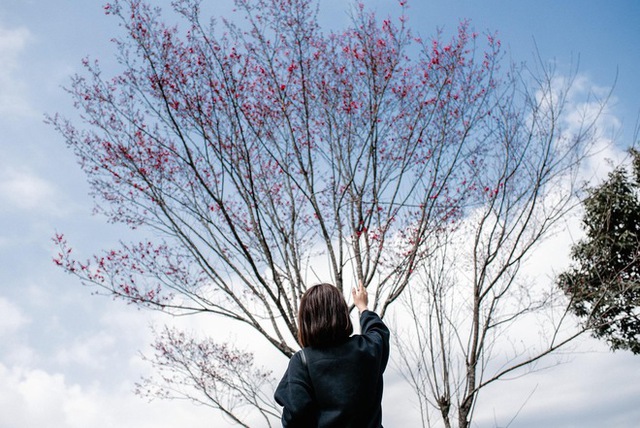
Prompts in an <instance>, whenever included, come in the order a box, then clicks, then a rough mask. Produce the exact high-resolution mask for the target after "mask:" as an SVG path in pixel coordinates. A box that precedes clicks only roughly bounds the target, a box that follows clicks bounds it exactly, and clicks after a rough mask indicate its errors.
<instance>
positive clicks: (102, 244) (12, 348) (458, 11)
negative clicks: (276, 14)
mask: <svg viewBox="0 0 640 428" xmlns="http://www.w3.org/2000/svg"><path fill="white" fill-rule="evenodd" d="M214 1H215V8H214V9H215V10H216V11H217V13H220V14H226V13H229V11H230V9H231V6H230V0H210V2H211V3H213V2H214ZM158 3H162V4H165V3H169V2H168V1H162V2H158ZM205 3H206V1H205ZM369 3H372V4H374V5H376V7H377V8H378V9H379V10H380V12H381V13H382V14H386V13H387V12H386V10H391V9H392V8H393V6H391V5H394V4H395V2H392V1H382V0H379V1H375V2H374V1H371V2H369ZM411 3H412V6H411V9H410V14H409V15H410V22H411V24H412V27H413V28H414V29H415V30H417V31H418V32H419V33H421V34H422V35H425V36H428V35H430V34H433V33H434V32H435V30H436V28H437V27H439V26H441V27H444V28H445V30H446V29H453V28H455V26H456V24H457V22H458V21H459V20H460V19H462V18H469V19H471V22H472V25H473V26H474V27H475V28H476V29H477V30H480V31H482V30H486V29H488V30H492V31H497V32H498V34H499V37H500V38H501V40H502V41H503V44H504V45H506V46H507V47H508V48H509V51H510V56H511V58H512V59H513V60H514V61H531V60H532V58H533V52H534V50H535V49H536V46H537V50H538V52H539V55H540V57H541V58H542V59H544V60H551V59H555V60H556V61H557V63H558V66H559V69H560V70H561V71H567V70H569V69H570V67H571V65H572V64H574V65H575V64H577V63H579V74H580V82H581V84H582V85H586V86H587V87H593V88H598V89H599V90H601V89H603V88H604V89H606V88H610V87H612V86H613V85H614V84H615V87H614V92H613V98H612V100H611V103H610V106H609V109H608V110H607V122H606V123H607V124H610V125H615V127H614V128H612V129H611V130H607V132H608V134H607V136H608V138H611V139H612V141H614V145H613V146H612V147H610V149H609V151H608V153H610V154H611V156H612V157H615V156H616V154H617V153H619V152H621V151H622V150H624V148H625V147H627V146H628V145H629V144H630V143H631V141H632V138H633V134H634V132H633V131H634V128H635V126H636V123H637V120H638V114H639V112H640V101H639V99H640V98H639V95H640V78H639V76H640V25H638V22H640V2H638V1H636V0H626V1H625V0H618V1H615V2H604V1H596V0H563V1H557V0H538V1H532V0H521V1H508V0H484V1H473V0H466V1H463V0H413V2H411ZM321 18H322V20H323V22H326V23H330V24H331V25H339V24H340V22H341V20H344V21H346V19H347V18H346V14H345V13H344V8H343V6H342V1H340V0H325V1H323V8H322V17H321ZM118 31H119V30H118V27H117V24H116V22H115V20H114V19H113V18H109V17H107V16H105V15H104V14H103V11H102V1H94V0H39V1H38V0H0V409H2V411H1V412H0V428H23V427H25V428H26V427H39V428H43V427H44V428H48V427H56V428H79V427H88V426H91V427H93V428H107V427H124V428H127V427H155V428H168V427H181V426H190V427H195V428H197V427H217V426H224V425H223V424H222V422H220V421H219V420H218V419H217V416H216V415H214V414H211V413H210V412H208V411H207V410H206V409H203V408H199V407H194V406H193V405H191V404H189V403H186V402H153V403H147V402H146V401H145V400H143V399H140V398H138V397H136V396H135V395H134V394H133V392H132V391H133V389H134V386H133V384H134V382H135V381H136V380H137V379H138V378H139V376H140V375H141V374H143V373H144V372H145V371H146V370H148V368H147V367H146V366H145V364H144V363H143V362H142V361H141V359H140V357H139V351H144V350H145V349H146V347H147V344H148V343H149V342H150V340H151V334H150V331H149V326H150V325H151V324H154V323H160V322H164V321H167V320H166V319H163V318H161V317H159V316H158V315H156V314H150V313H148V312H144V311H137V310H136V309H135V308H133V307H129V306H126V305H123V304H121V303H120V302H113V301H111V299H109V298H103V297H98V296H92V295H91V290H88V289H86V288H83V287H82V286H81V285H80V284H79V283H78V282H77V281H76V280H75V279H74V278H71V277H69V276H67V275H65V274H64V273H63V272H61V271H60V270H59V269H56V268H55V267H54V265H53V263H52V262H51V258H52V256H53V254H54V251H55V250H54V248H53V244H52V242H51V237H52V236H53V235H54V233H56V232H57V231H59V232H64V233H65V234H66V235H68V236H69V237H70V239H71V240H72V241H73V242H74V243H75V245H76V246H77V247H79V248H82V250H83V252H86V253H87V254H89V253H91V252H92V251H94V250H97V249H100V248H108V247H110V246H111V245H112V244H114V243H115V242H116V241H117V240H118V239H119V238H125V239H126V238H127V234H128V231H127V230H124V229H122V228H119V227H114V226H110V225H107V224H105V221H104V219H103V218H100V217H96V216H92V215H91V212H92V200H91V198H90V197H89V195H88V192H89V189H88V186H87V185H86V183H85V181H84V177H83V175H82V174H81V172H80V170H79V167H78V166H77V165H76V162H75V159H74V158H73V156H72V153H71V152H69V151H68V150H67V149H66V147H65V145H64V143H63V141H62V139H61V137H60V136H59V135H57V134H56V133H55V132H54V131H53V129H52V128H50V127H48V126H46V125H45V124H44V123H43V115H44V114H45V113H54V112H61V113H63V114H67V115H69V116H73V114H74V113H73V110H72V106H71V102H70V99H69V97H68V96H67V95H66V94H65V92H64V91H63V90H62V89H61V87H62V86H63V85H65V84H67V82H68V80H69V76H70V75H71V74H73V73H74V72H76V71H79V70H80V60H81V59H82V58H83V57H85V56H87V55H89V56H91V57H94V58H99V59H100V60H101V61H102V62H103V64H106V67H107V68H108V67H109V64H110V62H112V60H113V54H114V47H113V46H112V45H111V44H110V42H109V39H110V38H111V37H113V36H115V35H118V34H119V33H118ZM602 163H603V165H604V161H602ZM596 167H597V165H596ZM603 168H604V166H603ZM568 245H569V240H568V239H564V240H559V241H556V243H555V245H554V246H553V248H551V249H549V248H547V250H546V251H551V252H552V253H556V254H554V256H556V255H557V258H559V259H563V258H566V254H567V252H568ZM181 322H183V323H189V325H190V327H191V328H194V329H198V328H200V327H202V328H209V329H210V328H211V325H210V323H211V321H210V320H192V321H188V322H187V321H184V320H182V321H181ZM214 327H215V326H214ZM222 338H223V339H224V338H225V337H224V336H223V337H222ZM638 358H639V357H634V356H633V355H630V354H628V353H624V352H619V353H615V354H612V353H609V352H607V350H606V348H604V347H603V346H602V345H601V344H599V343H597V342H595V341H593V340H584V341H581V342H580V343H579V344H577V346H576V347H575V349H574V350H573V352H572V353H571V354H570V355H564V356H563V360H564V361H565V363H564V364H561V365H559V366H556V367H553V368H549V369H547V370H543V371H540V372H538V373H535V374H533V375H530V376H527V377H523V378H521V379H516V380H512V381H509V382H500V383H498V384H497V385H496V386H494V387H493V388H491V389H488V390H487V391H486V392H485V396H483V398H482V399H481V402H480V406H481V407H480V408H479V410H478V418H477V420H476V422H477V424H478V426H506V425H507V424H509V422H510V421H511V420H512V419H513V418H515V419H514V420H513V422H512V424H511V426H514V427H538V426H549V427H593V428H595V427H603V426H611V427H613V426H615V427H634V426H638V424H640V407H639V406H638V403H639V402H640V370H639V368H640V360H639V359H638ZM265 361H268V362H269V364H273V369H274V370H275V372H276V373H277V375H278V376H279V373H280V371H281V370H282V368H283V367H284V364H285V362H284V361H281V360H272V359H269V358H266V359H265ZM387 378H388V388H387V392H386V396H385V421H386V422H385V424H386V425H387V426H389V427H394V426H401V425H400V424H404V426H412V425H413V424H412V423H411V421H412V420H414V421H415V420H416V419H415V417H416V416H417V414H416V413H415V405H414V403H413V402H412V401H411V399H410V398H408V397H407V396H406V395H405V392H406V391H405V390H404V389H403V386H402V382H401V381H400V379H399V377H398V376H397V374H396V373H395V372H394V371H393V369H391V370H390V372H389V373H388V377H387Z"/></svg>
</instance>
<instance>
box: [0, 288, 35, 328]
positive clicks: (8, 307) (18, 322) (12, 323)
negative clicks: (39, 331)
mask: <svg viewBox="0 0 640 428" xmlns="http://www.w3.org/2000/svg"><path fill="white" fill-rule="evenodd" d="M0 314H2V316H1V317H0V337H2V336H3V335H4V334H7V333H12V332H14V331H16V330H18V329H19V328H20V327H22V326H23V325H24V324H26V323H27V321H28V320H27V318H26V317H25V316H24V315H23V314H22V311H21V310H20V308H19V307H17V306H16V305H14V304H13V303H11V302H10V301H9V300H7V299H5V298H4V297H0Z"/></svg>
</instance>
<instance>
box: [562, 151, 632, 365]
mask: <svg viewBox="0 0 640 428" xmlns="http://www.w3.org/2000/svg"><path fill="white" fill-rule="evenodd" d="M630 153H631V155H632V157H633V163H632V165H633V174H629V172H628V171H627V169H625V168H622V167H619V168H617V169H616V170H614V171H613V172H611V173H610V174H609V177H608V179H607V180H606V181H605V182H603V183H602V184H600V185H599V186H596V187H594V188H592V189H590V190H589V196H588V197H587V199H586V200H585V201H584V208H585V213H584V218H583V220H582V221H583V227H584V229H585V231H586V237H585V238H584V239H583V240H581V241H580V242H578V243H577V244H576V245H574V246H573V248H572V253H571V255H572V258H573V261H574V265H573V266H572V267H571V268H570V269H568V270H567V271H566V272H564V273H563V274H561V275H560V277H559V278H558V284H559V286H560V287H561V288H562V289H563V290H564V292H565V293H566V294H567V295H568V296H569V297H570V298H571V299H572V301H571V309H572V310H573V312H574V313H575V314H576V315H578V316H579V317H581V318H582V319H583V320H584V322H585V323H586V325H587V326H588V327H590V328H592V331H593V334H594V336H595V337H598V338H602V339H604V340H606V341H607V342H608V343H609V345H610V346H611V349H613V350H616V349H628V350H630V351H631V352H633V353H634V354H640V317H639V316H640V261H639V257H640V200H639V197H638V191H639V189H640V153H639V152H637V151H635V150H632V151H631V152H630Z"/></svg>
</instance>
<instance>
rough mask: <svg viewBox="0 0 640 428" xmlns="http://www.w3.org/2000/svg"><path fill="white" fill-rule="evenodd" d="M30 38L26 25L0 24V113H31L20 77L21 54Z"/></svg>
mask: <svg viewBox="0 0 640 428" xmlns="http://www.w3.org/2000/svg"><path fill="white" fill-rule="evenodd" d="M31 40H32V35H31V32H30V31H29V29H28V28H26V27H18V28H7V27H6V26H3V25H2V24H0V64H2V66H1V67H0V94H1V96H0V114H2V115H5V116H7V115H9V116H25V115H33V114H34V111H33V110H32V108H31V107H30V105H29V102H28V100H27V83H26V82H25V81H24V80H23V79H22V78H21V77H20V72H21V70H22V69H23V65H22V63H21V62H20V60H21V55H22V53H23V51H24V50H25V48H26V46H27V45H28V43H29V42H30V41H31Z"/></svg>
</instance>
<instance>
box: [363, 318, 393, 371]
mask: <svg viewBox="0 0 640 428" xmlns="http://www.w3.org/2000/svg"><path fill="white" fill-rule="evenodd" d="M360 329H361V334H362V335H363V336H365V337H366V338H367V339H368V340H369V341H370V342H372V343H373V344H374V346H375V348H376V350H377V351H378V352H379V355H380V361H381V368H382V370H384V369H385V367H386V365H387V361H388V360H389V336H390V333H389V329H388V328H387V326H386V325H385V324H384V322H382V319H380V317H379V316H378V314H376V313H375V312H373V311H369V310H366V311H363V312H362V314H361V315H360Z"/></svg>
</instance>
